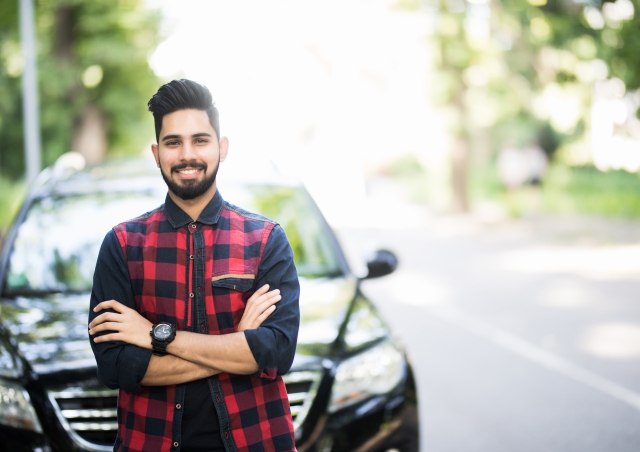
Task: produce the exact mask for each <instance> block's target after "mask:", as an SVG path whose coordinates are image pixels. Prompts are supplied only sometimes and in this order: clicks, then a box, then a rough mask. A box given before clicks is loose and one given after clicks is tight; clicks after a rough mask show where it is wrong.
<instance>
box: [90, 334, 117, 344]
mask: <svg viewBox="0 0 640 452" xmlns="http://www.w3.org/2000/svg"><path fill="white" fill-rule="evenodd" d="M119 340H120V334H118V333H113V334H105V335H104V336H98V337H94V338H93V342H95V343H99V342H110V341H119Z"/></svg>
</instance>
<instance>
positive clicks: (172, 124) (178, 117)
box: [160, 109, 215, 136]
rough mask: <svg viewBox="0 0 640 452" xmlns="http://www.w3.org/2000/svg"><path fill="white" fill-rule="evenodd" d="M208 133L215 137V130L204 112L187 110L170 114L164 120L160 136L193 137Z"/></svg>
mask: <svg viewBox="0 0 640 452" xmlns="http://www.w3.org/2000/svg"><path fill="white" fill-rule="evenodd" d="M202 132H208V133H210V134H212V135H214V136H215V130H213V127H212V126H211V123H210V122H209V116H207V112H206V111H204V110H196V109H186V110H178V111H174V112H173V113H168V114H166V115H164V117H163V118H162V129H161V131H160V135H161V136H164V135H192V134H195V133H202Z"/></svg>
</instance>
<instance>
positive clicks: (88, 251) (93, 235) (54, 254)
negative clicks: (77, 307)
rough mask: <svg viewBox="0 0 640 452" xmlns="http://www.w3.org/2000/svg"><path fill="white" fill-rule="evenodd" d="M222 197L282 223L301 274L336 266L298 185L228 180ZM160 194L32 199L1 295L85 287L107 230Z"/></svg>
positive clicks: (324, 272) (326, 272) (319, 273)
mask: <svg viewBox="0 0 640 452" xmlns="http://www.w3.org/2000/svg"><path fill="white" fill-rule="evenodd" d="M223 197H224V198H225V200H228V201H229V202H231V203H233V204H237V205H239V206H241V207H242V208H245V209H247V210H250V211H254V212H257V213H260V214H262V215H265V216H267V217H268V218H271V219H273V220H275V221H277V222H278V223H279V224H280V225H281V226H282V227H283V228H284V230H285V232H286V234H287V237H288V238H289V241H290V242H291V246H292V248H293V251H294V259H295V263H296V267H297V269H298V274H299V275H300V276H304V277H323V276H333V275H337V274H340V273H341V270H340V266H339V263H338V259H337V256H336V254H335V250H334V248H333V246H332V242H331V240H330V237H329V236H328V234H327V231H326V229H325V228H324V227H323V224H322V222H321V220H320V218H319V216H318V213H317V212H316V210H315V209H314V208H313V206H312V204H311V202H310V199H309V198H308V196H307V195H306V193H305V192H304V191H303V190H302V189H300V188H298V187H282V186H272V185H251V186H241V187H240V186H238V187H228V188H226V191H225V192H224V193H223ZM163 201H164V195H157V194H151V193H147V194H144V193H121V192H116V193H91V194H82V195H69V196H64V197H47V198H42V199H39V200H36V201H35V202H34V203H33V204H32V206H31V208H30V209H29V212H28V213H27V216H26V219H25V221H24V222H23V223H22V225H21V226H20V228H19V230H18V236H17V238H16V240H15V242H14V246H13V252H12V254H11V257H10V260H9V268H8V272H7V278H6V285H5V290H4V294H5V295H7V296H11V295H26V294H34V293H51V292H86V291H90V290H91V285H92V281H93V271H94V268H95V263H96V258H97V256H98V251H99V249H100V245H101V243H102V240H103V238H104V236H105V234H106V233H107V232H108V231H109V229H110V228H111V227H113V226H114V225H116V224H118V223H119V222H121V221H125V220H127V219H131V218H134V217H137V216H139V215H141V214H143V213H144V212H148V211H149V210H152V209H153V208H155V207H157V206H158V205H159V204H161V203H162V202H163Z"/></svg>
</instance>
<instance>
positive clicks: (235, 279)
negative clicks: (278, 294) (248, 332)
mask: <svg viewBox="0 0 640 452" xmlns="http://www.w3.org/2000/svg"><path fill="white" fill-rule="evenodd" d="M254 281H255V275H249V274H239V275H236V274H227V275H220V276H214V277H213V278H211V289H212V292H213V303H214V306H215V325H217V330H218V331H219V332H220V333H221V334H225V333H231V332H233V331H235V329H236V327H237V326H238V324H239V323H240V320H241V319H242V314H243V313H244V308H245V306H246V303H247V300H248V299H249V297H250V296H251V293H252V291H251V288H252V287H253V283H254ZM211 320H213V319H211ZM209 325H212V322H211V321H210V322H209Z"/></svg>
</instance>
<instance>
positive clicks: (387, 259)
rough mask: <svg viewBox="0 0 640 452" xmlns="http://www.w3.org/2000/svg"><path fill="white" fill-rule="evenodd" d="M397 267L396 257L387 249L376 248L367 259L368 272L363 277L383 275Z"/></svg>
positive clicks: (369, 277)
mask: <svg viewBox="0 0 640 452" xmlns="http://www.w3.org/2000/svg"><path fill="white" fill-rule="evenodd" d="M397 267H398V258H397V257H396V255H395V254H393V253H392V252H391V251H389V250H378V251H376V252H375V253H373V256H372V258H371V259H369V260H368V261H367V268H368V269H369V273H367V276H365V277H364V278H363V279H371V278H378V277H380V276H385V275H388V274H390V273H393V271H394V270H395V269H396V268H397Z"/></svg>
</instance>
